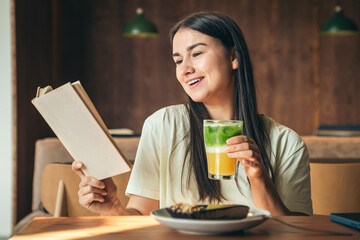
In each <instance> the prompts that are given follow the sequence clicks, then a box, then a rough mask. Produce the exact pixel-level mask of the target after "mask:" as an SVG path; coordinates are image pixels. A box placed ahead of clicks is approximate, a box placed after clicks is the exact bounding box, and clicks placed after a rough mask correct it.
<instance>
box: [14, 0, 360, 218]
mask: <svg viewBox="0 0 360 240" xmlns="http://www.w3.org/2000/svg"><path fill="white" fill-rule="evenodd" d="M335 2H336V1H335V0H296V1H295V0H294V1H288V0H223V1H218V0H176V1H166V0H152V1H150V0H148V1H145V0H143V1H141V0H139V1H137V2H135V1H131V0H122V1H119V0H103V1H96V0H91V1H89V0H77V1H72V0H52V1H50V0H15V14H16V15H15V16H16V39H17V42H16V53H17V55H16V59H17V61H16V64H17V69H16V73H17V81H16V82H15V84H16V98H17V106H16V109H15V114H16V115H17V116H16V117H17V130H18V131H17V132H18V133H17V140H18V141H17V155H18V157H17V162H16V164H17V178H16V179H17V183H16V199H17V200H16V207H17V214H16V219H17V220H20V219H21V218H22V217H24V216H25V215H26V214H27V213H29V212H30V210H31V197H32V176H33V164H34V163H33V159H34V143H35V141H36V139H39V138H44V137H47V136H53V133H52V132H51V130H50V129H49V127H48V126H47V125H46V123H45V122H44V120H43V119H42V118H41V117H40V115H39V114H38V113H37V112H36V110H35V109H34V107H33V106H32V105H31V103H30V101H31V99H32V98H33V97H34V96H35V92H36V87H37V86H39V85H40V86H45V85H48V84H51V85H52V86H54V87H57V86H60V85H62V84H63V83H66V82H69V81H75V80H81V82H82V84H83V85H84V87H85V89H86V91H87V92H88V94H89V95H90V97H91V98H92V100H93V102H94V104H95V106H96V107H97V109H98V111H99V113H100V115H101V116H102V117H103V119H104V121H105V123H106V124H107V126H108V127H109V128H120V127H128V128H132V129H134V130H135V131H137V132H141V128H142V123H143V121H144V120H145V118H146V117H147V116H148V115H150V114H151V113H153V112H154V111H156V110H157V109H159V108H161V107H163V106H167V105H171V104H176V103H182V102H183V101H184V99H185V96H184V93H183V92H182V89H181V87H180V85H179V84H178V83H177V80H176V78H175V66H174V63H173V62H172V58H171V54H170V53H171V47H170V45H169V41H168V30H169V28H170V27H171V26H172V25H173V24H174V23H176V22H177V21H178V20H179V19H180V18H181V17H183V16H185V15H188V14H190V13H192V12H195V11H201V10H204V11H205V10H209V11H220V12H224V13H226V14H228V15H229V16H230V17H232V18H233V19H234V20H235V21H236V22H237V23H238V24H239V26H240V27H241V29H242V30H243V32H244V35H245V38H246V40H247V42H248V46H249V49H250V54H251V57H252V61H253V65H254V73H255V79H256V84H257V87H258V97H259V104H260V106H259V107H260V109H261V112H264V113H266V114H268V115H269V116H271V117H273V118H274V119H276V120H277V121H279V122H280V123H283V124H285V125H287V126H289V127H291V128H293V129H294V130H296V131H297V132H298V133H299V134H302V135H309V134H312V133H313V131H314V129H315V128H316V127H317V126H318V125H319V124H359V122H360V109H359V103H360V96H359V94H358V92H359V89H360V88H359V76H360V68H359V64H360V37H359V35H358V36H346V37H331V36H326V37H325V36H319V35H318V34H317V28H318V26H319V24H320V23H322V22H324V21H325V20H326V19H328V18H329V17H331V16H332V14H333V7H334V6H335ZM138 6H141V7H143V8H144V11H145V14H146V16H147V18H149V19H151V20H152V21H153V22H154V23H155V24H156V26H157V27H158V29H159V32H160V34H159V36H158V37H157V38H147V39H132V38H126V37H123V36H122V35H121V29H122V27H123V26H124V24H125V23H126V22H128V21H129V20H131V19H132V18H134V16H135V9H136V8H137V7H138ZM342 6H343V9H344V10H345V13H346V15H347V16H348V17H350V18H352V19H353V20H355V22H356V23H357V24H358V26H359V27H360V14H359V13H360V1H358V0H343V1H342Z"/></svg>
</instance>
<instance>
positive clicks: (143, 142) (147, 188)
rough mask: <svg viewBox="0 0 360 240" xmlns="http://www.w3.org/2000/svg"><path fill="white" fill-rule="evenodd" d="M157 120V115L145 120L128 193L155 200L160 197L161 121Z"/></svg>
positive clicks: (127, 189) (126, 192)
mask: <svg viewBox="0 0 360 240" xmlns="http://www.w3.org/2000/svg"><path fill="white" fill-rule="evenodd" d="M156 122H157V119H156V115H152V116H150V117H149V118H148V119H146V120H145V122H144V126H143V129H142V133H141V138H140V142H139V146H138V150H137V153H136V157H135V163H134V166H133V169H132V172H131V175H130V179H129V183H128V186H127V188H126V191H125V194H126V195H132V194H134V195H139V196H142V197H147V198H151V199H155V200H159V198H160V178H159V177H160V176H159V171H160V170H159V154H160V153H159V144H160V130H159V127H158V126H159V124H160V123H159V122H158V124H155V123H156Z"/></svg>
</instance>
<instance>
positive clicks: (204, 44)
mask: <svg viewBox="0 0 360 240" xmlns="http://www.w3.org/2000/svg"><path fill="white" fill-rule="evenodd" d="M199 45H203V46H207V44H206V43H202V42H199V43H195V44H193V45H191V46H189V47H187V48H186V50H187V51H190V50H192V49H194V48H196V47H197V46H199ZM172 56H173V57H178V56H180V54H179V53H177V52H175V53H173V55H172Z"/></svg>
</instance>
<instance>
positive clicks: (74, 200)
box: [41, 164, 130, 217]
mask: <svg viewBox="0 0 360 240" xmlns="http://www.w3.org/2000/svg"><path fill="white" fill-rule="evenodd" d="M129 177H130V173H124V174H121V175H117V176H115V177H113V180H114V182H115V184H116V186H117V189H118V192H117V194H118V197H119V199H120V201H121V203H122V205H123V206H126V204H127V202H128V198H127V197H126V196H125V189H126V186H127V183H128V181H129ZM61 180H62V182H63V184H64V196H59V195H58V186H59V182H60V181H61ZM79 183H80V178H79V176H78V175H77V174H76V173H74V172H73V171H72V169H71V164H48V165H47V166H46V167H45V168H44V171H43V174H42V181H41V201H42V203H43V205H44V207H45V209H46V210H47V211H48V212H49V213H51V214H52V215H54V213H55V212H56V202H57V199H60V198H61V199H63V205H62V211H61V212H62V214H61V216H69V217H76V216H96V215H99V214H95V213H93V212H90V211H89V210H87V209H86V208H84V207H82V206H81V205H80V204H79V197H78V194H77V193H78V190H79Z"/></svg>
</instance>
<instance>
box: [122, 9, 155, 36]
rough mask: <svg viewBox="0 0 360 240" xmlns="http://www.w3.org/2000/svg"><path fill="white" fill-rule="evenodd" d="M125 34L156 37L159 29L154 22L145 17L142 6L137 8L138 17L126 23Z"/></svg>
mask: <svg viewBox="0 0 360 240" xmlns="http://www.w3.org/2000/svg"><path fill="white" fill-rule="evenodd" d="M122 33H123V35H124V36H127V37H154V36H156V35H157V34H158V31H157V29H156V27H155V25H154V24H152V23H151V22H150V21H149V20H147V19H146V18H145V17H144V13H143V10H142V9H141V8H138V9H136V18H135V19H134V20H132V21H131V22H129V23H128V24H126V25H125V27H124V29H123V32H122Z"/></svg>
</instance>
